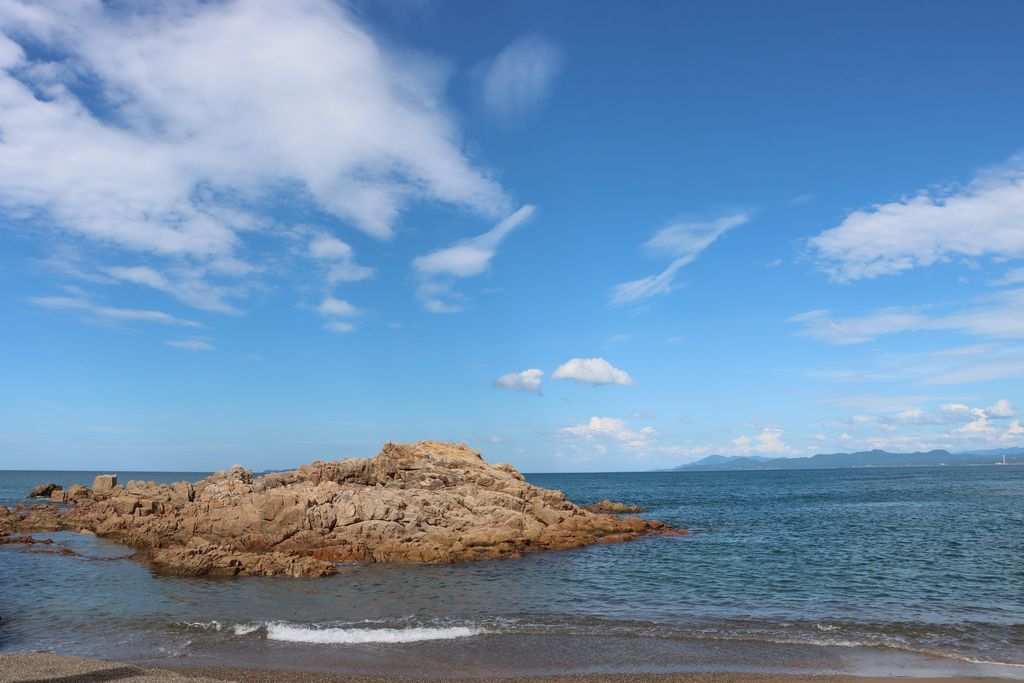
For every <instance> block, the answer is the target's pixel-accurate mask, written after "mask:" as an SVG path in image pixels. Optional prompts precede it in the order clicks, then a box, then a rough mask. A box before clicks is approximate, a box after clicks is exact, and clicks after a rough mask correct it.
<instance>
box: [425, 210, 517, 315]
mask: <svg viewBox="0 0 1024 683" xmlns="http://www.w3.org/2000/svg"><path fill="white" fill-rule="evenodd" d="M535 210H536V207H534V206H532V205H530V204H525V205H523V206H522V207H520V208H519V209H518V210H517V211H516V212H515V213H513V214H512V215H511V216H508V217H507V218H505V219H504V220H502V221H501V222H500V223H498V224H497V225H495V226H494V227H493V228H491V229H490V230H488V231H487V232H485V233H484V234H482V235H477V236H476V237H471V238H469V239H465V240H462V241H461V242H458V243H457V244H454V245H452V246H450V247H445V248H444V249H438V250H436V251H432V252H430V253H429V254H426V255H424V256H417V257H416V258H415V259H413V262H412V266H413V269H414V270H415V271H416V273H417V275H418V276H419V278H420V285H419V287H418V289H417V294H418V296H419V297H420V300H421V301H422V302H423V305H424V307H425V308H426V309H427V310H428V311H430V312H432V313H455V312H458V311H460V310H462V307H461V306H460V305H457V304H452V303H448V302H446V301H445V298H447V297H448V296H449V295H450V293H451V285H452V280H453V279H455V278H469V277H475V276H477V275H480V274H482V273H483V272H484V271H486V270H487V268H488V267H489V266H490V264H491V260H492V259H493V258H494V256H495V254H497V253H498V246H499V245H500V244H501V242H502V240H504V239H505V238H506V237H507V236H508V235H509V233H511V232H512V231H513V230H515V229H516V228H518V227H519V226H520V225H523V224H524V223H526V222H527V221H528V220H530V218H531V217H532V216H533V214H534V212H535Z"/></svg>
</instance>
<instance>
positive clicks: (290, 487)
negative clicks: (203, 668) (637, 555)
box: [0, 441, 685, 577]
mask: <svg viewBox="0 0 1024 683" xmlns="http://www.w3.org/2000/svg"><path fill="white" fill-rule="evenodd" d="M108 482H109V488H106V485H107V483H108ZM102 488H103V489H105V490H97V489H96V488H94V489H93V490H92V491H90V492H88V495H84V496H83V495H78V496H76V497H74V498H70V497H68V500H69V501H70V502H73V503H74V504H73V506H72V507H71V508H70V510H68V511H67V512H64V513H62V514H61V513H59V511H57V510H56V508H54V507H53V506H45V507H46V508H49V509H50V510H51V511H52V512H45V513H44V512H38V513H37V512H27V511H26V510H24V509H23V510H21V511H14V512H13V513H12V511H11V510H10V509H8V510H7V511H6V512H5V513H2V514H0V533H3V529H4V528H5V524H6V526H7V527H10V528H12V529H14V530H18V531H22V532H30V531H40V530H45V529H41V528H36V527H35V526H34V525H36V524H44V525H45V524H48V523H52V518H53V517H54V516H56V515H60V516H59V524H60V526H62V527H63V528H67V529H72V530H76V531H77V530H88V531H92V532H94V533H96V534H98V535H100V536H104V537H107V538H112V539H116V540H119V541H121V542H123V543H126V544H128V545H130V546H133V547H136V548H139V549H141V550H142V551H143V552H142V553H140V554H139V557H140V558H141V559H144V560H146V561H148V562H150V563H151V564H152V565H153V566H154V567H155V568H157V569H160V570H162V571H167V572H172V573H179V574H187V575H287V576H296V577H302V576H322V575H325V574H330V573H333V572H334V571H335V563H337V562H343V561H352V560H366V561H376V562H387V561H400V562H457V561H464V560H478V559H487V558H500V557H510V556H517V555H521V554H523V553H526V552H531V551H535V550H542V549H549V548H550V549H554V548H576V547H580V546H585V545H589V544H592V543H597V542H617V541H626V540H631V539H633V538H636V537H637V536H640V535H642V534H650V533H661V534H679V533H685V532H682V531H679V530H675V529H671V528H669V527H667V526H665V525H664V524H662V523H661V522H657V521H648V520H644V519H640V518H639V517H618V516H615V515H611V514H601V513H595V512H591V511H588V510H586V509H585V508H582V507H579V506H577V505H574V504H573V503H570V502H568V501H567V500H566V499H565V495H564V494H562V493H561V492H560V491H551V490H548V489H542V488H539V487H536V486H532V485H530V484H528V483H527V482H526V481H525V480H524V479H523V476H522V475H521V474H519V472H517V471H516V470H515V469H514V468H513V467H512V466H511V465H490V464H488V463H487V462H485V461H484V460H483V458H481V457H480V454H479V453H478V452H476V451H474V450H471V449H469V448H467V447H466V446H462V445H456V444H448V443H439V442H433V441H423V442H420V443H416V444H394V443H388V444H385V446H384V448H383V449H382V450H381V452H380V453H378V454H377V455H375V456H373V457H372V458H349V459H347V460H342V461H337V462H321V461H317V462H314V463H311V464H308V465H302V466H301V467H299V468H298V469H296V470H293V471H290V472H275V473H271V474H266V475H264V476H261V477H253V474H252V472H251V471H250V470H248V469H245V468H243V467H240V466H234V467H232V468H231V469H229V470H227V471H225V472H218V473H217V474H214V475H213V476H211V477H208V478H207V479H204V480H202V481H200V482H196V483H195V484H190V483H187V482H181V483H177V484H169V485H166V484H164V485H158V484H154V483H152V482H140V481H130V482H128V483H127V484H126V485H124V486H121V485H117V484H116V479H113V481H109V480H108V481H105V482H104V486H103V487H102ZM87 491H88V490H87ZM69 492H70V488H69ZM35 509H36V508H31V509H29V510H35ZM12 515H13V517H12ZM7 533H10V531H8V532H7Z"/></svg>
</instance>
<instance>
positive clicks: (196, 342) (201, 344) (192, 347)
mask: <svg viewBox="0 0 1024 683" xmlns="http://www.w3.org/2000/svg"><path fill="white" fill-rule="evenodd" d="M164 344H167V345H168V346H173V347H175V348H178V349H188V350H189V351H214V350H216V349H215V347H214V346H213V344H211V343H210V342H207V341H203V340H202V339H171V340H168V341H165V342H164Z"/></svg>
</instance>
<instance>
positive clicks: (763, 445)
mask: <svg viewBox="0 0 1024 683" xmlns="http://www.w3.org/2000/svg"><path fill="white" fill-rule="evenodd" d="M783 433H784V432H783V430H781V429H775V428H772V427H765V428H764V429H762V430H761V433H760V434H758V435H756V436H754V437H753V438H751V437H749V436H746V435H741V436H738V437H736V438H735V439H733V440H732V445H733V448H732V451H733V453H735V454H736V455H750V454H752V453H762V454H785V453H795V452H796V451H794V450H793V449H792V448H790V447H789V446H788V445H786V444H785V443H784V442H783V441H782V435H783Z"/></svg>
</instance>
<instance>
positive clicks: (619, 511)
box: [586, 498, 644, 515]
mask: <svg viewBox="0 0 1024 683" xmlns="http://www.w3.org/2000/svg"><path fill="white" fill-rule="evenodd" d="M586 509H587V510H590V511H591V512H606V513H611V514H613V515H635V514H636V513H638V512H643V511H644V509H643V508H642V507H640V506H639V505H626V504H625V503H616V502H614V501H612V500H609V499H608V498H605V499H604V500H602V501H601V502H600V503H594V504H593V505H587V506H586Z"/></svg>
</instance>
